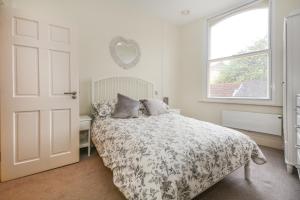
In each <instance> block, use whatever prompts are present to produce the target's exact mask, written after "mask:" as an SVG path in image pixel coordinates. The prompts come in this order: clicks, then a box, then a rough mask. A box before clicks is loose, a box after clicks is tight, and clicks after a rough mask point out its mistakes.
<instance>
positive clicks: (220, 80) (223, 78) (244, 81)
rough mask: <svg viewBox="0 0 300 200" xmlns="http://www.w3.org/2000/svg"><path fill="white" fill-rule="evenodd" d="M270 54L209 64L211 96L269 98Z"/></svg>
mask: <svg viewBox="0 0 300 200" xmlns="http://www.w3.org/2000/svg"><path fill="white" fill-rule="evenodd" d="M268 60H269V59H268V54H267V53H262V54H259V55H252V56H244V57H241V58H236V59H228V60H223V61H219V62H211V63H210V64H209V88H208V89H209V97H234V98H240V97H244V98H246V97H248V98H269V91H268V90H269V87H268V86H269V71H268V65H269V63H268Z"/></svg>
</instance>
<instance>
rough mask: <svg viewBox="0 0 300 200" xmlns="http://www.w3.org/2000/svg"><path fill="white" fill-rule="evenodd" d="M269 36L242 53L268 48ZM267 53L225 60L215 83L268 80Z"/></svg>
mask: <svg viewBox="0 0 300 200" xmlns="http://www.w3.org/2000/svg"><path fill="white" fill-rule="evenodd" d="M267 45H268V44H267V38H264V39H261V40H258V41H256V42H255V44H254V45H253V46H249V47H248V48H247V49H245V50H243V51H241V52H240V53H245V52H252V51H257V50H261V49H266V48H267ZM267 65H268V56H267V54H260V55H255V56H248V57H242V58H237V59H234V60H230V61H225V66H223V67H222V69H221V71H220V74H219V76H218V78H217V80H215V83H241V82H244V81H248V80H264V81H265V80H267Z"/></svg>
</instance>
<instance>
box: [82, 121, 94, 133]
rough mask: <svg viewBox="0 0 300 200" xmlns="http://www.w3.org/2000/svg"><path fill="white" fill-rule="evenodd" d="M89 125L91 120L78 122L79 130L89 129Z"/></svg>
mask: <svg viewBox="0 0 300 200" xmlns="http://www.w3.org/2000/svg"><path fill="white" fill-rule="evenodd" d="M90 127H91V122H90V121H82V122H80V130H81V131H84V130H89V129H90Z"/></svg>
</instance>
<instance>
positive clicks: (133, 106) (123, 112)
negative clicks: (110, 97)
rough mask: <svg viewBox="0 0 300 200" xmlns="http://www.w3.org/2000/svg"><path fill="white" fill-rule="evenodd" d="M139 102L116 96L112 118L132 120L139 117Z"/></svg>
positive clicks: (120, 95) (119, 95) (123, 96)
mask: <svg viewBox="0 0 300 200" xmlns="http://www.w3.org/2000/svg"><path fill="white" fill-rule="evenodd" d="M139 109H140V102H139V101H136V100H134V99H131V98H129V97H127V96H125V95H122V94H118V102H117V104H116V107H115V111H114V113H113V114H112V117H113V118H134V117H138V116H139Z"/></svg>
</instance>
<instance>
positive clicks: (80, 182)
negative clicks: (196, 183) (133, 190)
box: [0, 147, 300, 200]
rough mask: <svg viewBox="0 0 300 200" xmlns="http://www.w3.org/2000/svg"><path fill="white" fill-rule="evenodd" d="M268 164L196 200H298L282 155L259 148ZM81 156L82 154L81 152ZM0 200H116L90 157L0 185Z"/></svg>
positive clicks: (299, 184) (299, 186) (299, 191)
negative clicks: (247, 178) (248, 178)
mask: <svg viewBox="0 0 300 200" xmlns="http://www.w3.org/2000/svg"><path fill="white" fill-rule="evenodd" d="M262 150H263V152H264V153H265V155H266V157H267V159H268V163H267V164H265V165H263V166H258V165H255V164H252V166H251V167H252V171H251V172H252V175H251V182H247V181H245V179H244V173H243V169H239V170H237V171H236V172H234V173H232V174H231V175H229V176H227V177H226V178H225V179H223V180H222V181H221V182H219V183H217V184H216V185H214V186H213V187H211V188H210V189H208V190H207V191H206V192H204V193H202V194H201V195H199V196H198V197H197V198H196V200H240V199H241V200H299V199H300V181H299V179H298V176H297V174H293V175H289V174H287V173H286V170H285V165H284V163H283V153H282V151H278V150H274V149H270V148H266V147H262ZM83 153H84V152H83ZM0 199H1V200H23V199H24V200H36V199H39V200H59V199H63V200H102V199H104V200H120V199H124V197H123V196H122V194H121V193H120V192H119V191H118V189H117V188H116V187H115V186H114V185H113V183H112V173H111V172H110V170H109V169H107V168H105V167H104V165H103V163H102V160H101V159H100V158H99V156H98V155H97V154H96V152H95V151H94V153H93V154H92V156H91V157H86V156H84V155H83V156H82V160H81V161H80V162H79V163H77V164H73V165H69V166H66V167H62V168H58V169H55V170H50V171H47V172H43V173H39V174H36V175H32V176H28V177H24V178H20V179H17V180H13V181H8V182H4V183H0Z"/></svg>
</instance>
